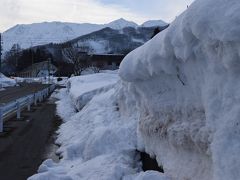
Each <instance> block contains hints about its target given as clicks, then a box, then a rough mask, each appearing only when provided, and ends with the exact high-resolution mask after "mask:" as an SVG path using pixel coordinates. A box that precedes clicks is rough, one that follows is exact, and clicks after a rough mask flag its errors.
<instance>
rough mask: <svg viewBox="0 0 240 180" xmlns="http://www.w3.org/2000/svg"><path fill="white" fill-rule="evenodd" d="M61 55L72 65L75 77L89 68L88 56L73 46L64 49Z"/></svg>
mask: <svg viewBox="0 0 240 180" xmlns="http://www.w3.org/2000/svg"><path fill="white" fill-rule="evenodd" d="M62 53H63V56H64V57H65V58H66V59H67V60H68V61H69V62H70V63H72V64H73V66H74V67H73V71H74V75H75V76H79V75H81V74H82V72H83V71H84V70H86V69H87V68H88V67H89V66H90V63H89V58H88V55H87V54H86V53H83V52H79V51H78V48H76V47H74V46H73V45H71V46H70V47H67V48H64V49H63V51H62Z"/></svg>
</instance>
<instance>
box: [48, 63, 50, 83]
mask: <svg viewBox="0 0 240 180" xmlns="http://www.w3.org/2000/svg"><path fill="white" fill-rule="evenodd" d="M50 60H51V59H50V58H48V84H50Z"/></svg>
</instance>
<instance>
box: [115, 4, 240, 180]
mask: <svg viewBox="0 0 240 180" xmlns="http://www.w3.org/2000/svg"><path fill="white" fill-rule="evenodd" d="M239 22H240V3H239V0H231V1H227V0H196V1H195V2H194V3H193V4H192V5H191V6H190V7H189V8H188V9H187V11H186V12H184V13H183V14H182V15H180V16H179V17H178V18H177V19H176V20H175V21H174V22H173V23H172V24H171V25H170V27H169V28H168V29H167V30H165V31H163V32H161V33H160V34H159V35H157V36H156V37H155V38H153V39H152V40H151V41H149V42H147V43H146V44H145V45H143V46H142V47H140V48H138V49H136V50H135V51H133V52H131V53H130V54H129V55H128V56H127V57H126V58H125V59H124V61H123V62H122V63H121V66H120V70H119V74H120V76H121V78H122V80H123V81H124V82H123V86H122V93H123V94H128V95H129V96H130V95H131V96H132V97H133V98H134V100H135V101H136V108H137V109H138V112H139V114H140V115H139V117H140V118H139V127H138V129H139V131H140V135H141V137H142V139H143V144H142V147H139V148H142V149H144V150H145V151H147V152H148V153H150V154H151V155H153V156H156V158H157V160H158V163H159V164H161V165H163V168H164V171H165V174H166V175H168V176H170V177H172V178H174V179H180V180H183V179H193V180H202V179H204V180H211V179H213V180H226V179H227V180H236V179H240V171H239V168H240V157H239V154H240V141H239V140H240V118H239V114H240V105H239V104H240V91H239V88H240V82H239V78H240V23H239ZM125 106H126V109H128V110H129V111H130V110H131V107H132V105H130V106H129V105H128V103H126V104H125ZM132 112H135V110H134V111H132Z"/></svg>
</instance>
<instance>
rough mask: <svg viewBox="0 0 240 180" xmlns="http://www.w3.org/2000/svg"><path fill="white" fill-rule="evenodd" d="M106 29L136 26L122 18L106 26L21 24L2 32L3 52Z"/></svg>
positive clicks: (50, 23)
mask: <svg viewBox="0 0 240 180" xmlns="http://www.w3.org/2000/svg"><path fill="white" fill-rule="evenodd" d="M106 27H110V28H112V29H116V30H120V29H123V28H125V27H133V28H137V27H138V25H137V24H136V23H134V22H131V21H127V20H125V19H122V18H121V19H118V20H115V21H113V22H110V23H108V24H90V23H82V24H78V23H65V22H43V23H33V24H21V25H16V26H14V27H12V28H10V29H8V30H7V31H5V32H3V34H2V36H3V51H4V52H6V51H8V50H10V49H11V47H12V46H13V45H14V44H19V45H20V47H21V48H22V49H26V48H29V47H32V46H38V45H44V44H48V43H63V42H65V41H68V40H71V39H74V38H77V37H79V36H82V35H86V34H89V33H92V32H94V31H98V30H101V29H103V28H106Z"/></svg>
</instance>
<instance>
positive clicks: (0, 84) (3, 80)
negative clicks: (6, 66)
mask: <svg viewBox="0 0 240 180" xmlns="http://www.w3.org/2000/svg"><path fill="white" fill-rule="evenodd" d="M15 85H16V81H15V80H14V79H10V78H8V77H6V76H4V74H2V73H0V89H1V88H4V87H9V86H15Z"/></svg>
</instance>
